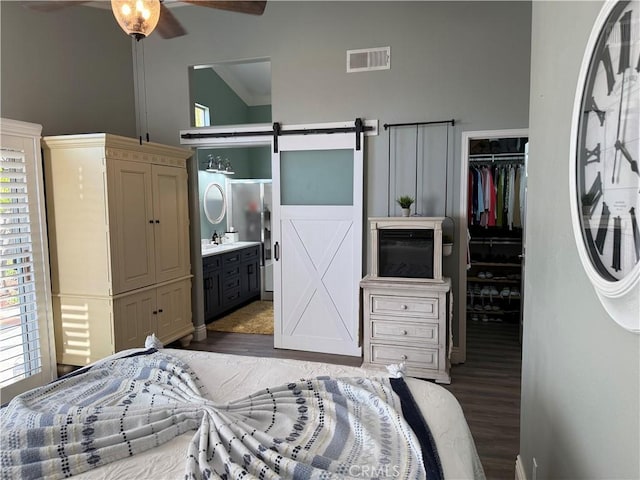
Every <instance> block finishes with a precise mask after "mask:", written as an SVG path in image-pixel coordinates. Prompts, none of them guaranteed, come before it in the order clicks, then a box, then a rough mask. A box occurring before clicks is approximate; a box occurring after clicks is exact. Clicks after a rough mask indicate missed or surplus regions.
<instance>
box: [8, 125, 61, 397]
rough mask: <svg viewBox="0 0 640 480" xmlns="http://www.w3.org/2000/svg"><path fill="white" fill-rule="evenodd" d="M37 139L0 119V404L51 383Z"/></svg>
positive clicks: (48, 297) (26, 129)
mask: <svg viewBox="0 0 640 480" xmlns="http://www.w3.org/2000/svg"><path fill="white" fill-rule="evenodd" d="M34 129H35V131H34ZM36 132H37V135H36ZM39 140H40V129H39V126H37V128H36V126H33V125H31V124H25V123H24V122H12V121H9V120H4V119H3V120H2V144H0V153H1V156H0V353H1V355H0V389H1V391H0V397H1V399H0V400H1V403H3V404H4V403H5V402H6V401H8V400H9V399H10V398H11V397H13V396H14V395H16V394H18V393H21V392H22V391H26V390H28V389H30V388H34V387H36V386H39V385H42V384H44V383H46V382H48V381H51V380H52V379H53V378H55V371H54V367H55V357H54V356H53V355H54V349H53V341H52V336H53V335H52V334H53V328H52V322H51V294H50V288H49V270H48V254H47V242H46V224H45V221H44V196H43V195H42V188H43V187H42V186H43V182H42V170H41V168H42V165H41V161H40V146H39Z"/></svg>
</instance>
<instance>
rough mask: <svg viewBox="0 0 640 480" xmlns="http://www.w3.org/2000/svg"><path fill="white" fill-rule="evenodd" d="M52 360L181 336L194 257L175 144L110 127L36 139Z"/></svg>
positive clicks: (80, 358) (187, 330)
mask: <svg viewBox="0 0 640 480" xmlns="http://www.w3.org/2000/svg"><path fill="white" fill-rule="evenodd" d="M42 145H43V157H44V163H45V185H46V202H47V205H46V206H47V220H48V226H49V236H50V239H49V242H50V243H49V245H50V257H51V277H52V278H51V281H52V294H53V309H54V324H55V334H56V350H57V360H58V363H60V364H63V365H85V364H87V363H90V362H93V361H95V360H98V359H100V358H103V357H105V356H107V355H110V354H112V353H114V352H118V351H120V350H123V349H127V348H136V347H143V346H144V341H145V338H146V336H147V335H149V334H151V333H155V334H156V336H157V337H158V338H159V339H160V340H161V341H162V342H163V343H165V344H166V343H169V342H172V341H174V340H178V339H181V341H182V342H183V343H188V342H189V341H190V340H191V338H192V335H191V334H192V333H193V330H194V327H193V324H192V321H191V265H190V260H189V258H190V256H189V214H188V200H187V171H186V160H187V159H188V158H189V157H190V156H191V154H192V152H190V151H189V150H185V149H182V148H176V147H170V146H165V145H160V144H156V143H143V144H142V145H140V143H139V141H138V140H137V139H131V138H126V137H120V136H116V135H110V134H104V133H100V134H87V135H63V136H55V137H45V138H43V139H42Z"/></svg>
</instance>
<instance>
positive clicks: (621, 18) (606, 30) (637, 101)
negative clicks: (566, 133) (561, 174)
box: [570, 0, 640, 333]
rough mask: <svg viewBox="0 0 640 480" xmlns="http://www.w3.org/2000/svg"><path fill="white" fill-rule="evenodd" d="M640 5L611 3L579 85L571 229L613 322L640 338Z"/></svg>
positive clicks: (590, 45) (573, 137)
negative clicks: (639, 335)
mask: <svg viewBox="0 0 640 480" xmlns="http://www.w3.org/2000/svg"><path fill="white" fill-rule="evenodd" d="M639 117H640V1H638V0H633V1H617V2H615V1H612V2H605V4H604V6H603V8H602V10H601V12H600V14H599V16H598V17H597V19H596V22H595V24H594V27H593V30H592V32H591V36H590V38H589V41H588V44H587V48H586V52H585V55H584V59H583V62H582V68H581V70H580V75H579V79H578V87H577V91H576V99H575V102H574V113H573V124H572V129H571V161H570V163H571V172H570V190H571V204H572V221H573V227H574V233H575V237H576V243H577V247H578V252H579V254H580V259H581V261H582V264H583V266H584V268H585V271H586V273H587V276H588V277H589V280H590V281H591V283H592V284H593V286H594V288H595V291H596V293H597V294H598V297H599V298H600V301H601V303H602V304H603V306H604V307H605V309H606V310H607V312H608V313H609V315H610V316H611V317H612V318H613V319H614V320H615V321H616V322H618V323H619V324H620V325H621V326H623V327H624V328H626V329H628V330H631V331H634V332H638V333H640V231H639V222H640V121H639Z"/></svg>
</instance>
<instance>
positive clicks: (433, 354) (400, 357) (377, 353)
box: [371, 343, 438, 370]
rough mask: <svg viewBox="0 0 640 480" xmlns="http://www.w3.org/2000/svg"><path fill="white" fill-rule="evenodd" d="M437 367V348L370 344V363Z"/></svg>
mask: <svg viewBox="0 0 640 480" xmlns="http://www.w3.org/2000/svg"><path fill="white" fill-rule="evenodd" d="M401 362H404V364H405V365H406V366H407V367H416V368H432V369H436V370H437V369H438V349H436V348H419V347H404V346H396V345H378V344H375V343H372V344H371V363H377V364H381V365H391V364H394V363H401Z"/></svg>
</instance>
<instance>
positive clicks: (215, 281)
mask: <svg viewBox="0 0 640 480" xmlns="http://www.w3.org/2000/svg"><path fill="white" fill-rule="evenodd" d="M214 260H215V262H211V261H208V260H207V259H205V260H204V262H203V267H202V277H203V290H204V319H205V321H208V320H209V319H211V318H213V317H215V316H216V315H217V314H218V313H219V312H220V308H221V302H220V262H219V259H218V258H215V259H214Z"/></svg>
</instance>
